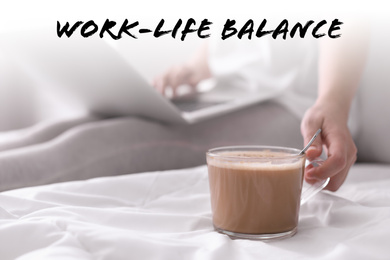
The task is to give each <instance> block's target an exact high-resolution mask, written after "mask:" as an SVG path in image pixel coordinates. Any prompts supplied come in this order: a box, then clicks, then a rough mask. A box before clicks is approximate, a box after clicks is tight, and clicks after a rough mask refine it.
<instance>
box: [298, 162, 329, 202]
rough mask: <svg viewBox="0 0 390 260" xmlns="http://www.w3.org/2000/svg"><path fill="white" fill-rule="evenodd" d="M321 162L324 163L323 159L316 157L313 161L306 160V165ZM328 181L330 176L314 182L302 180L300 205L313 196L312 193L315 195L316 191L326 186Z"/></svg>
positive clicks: (318, 164) (314, 164)
mask: <svg viewBox="0 0 390 260" xmlns="http://www.w3.org/2000/svg"><path fill="white" fill-rule="evenodd" d="M323 163H324V160H323V159H320V158H317V159H315V160H313V161H309V160H306V167H307V166H309V165H311V166H313V167H318V166H320V165H321V164H323ZM329 181H330V178H327V179H325V180H321V181H318V182H316V183H314V184H308V183H307V182H305V181H303V187H302V195H301V205H303V204H305V203H306V202H307V201H308V200H309V199H311V198H312V197H314V195H316V194H317V193H318V192H320V191H321V190H323V189H324V188H325V187H326V185H328V183H329Z"/></svg>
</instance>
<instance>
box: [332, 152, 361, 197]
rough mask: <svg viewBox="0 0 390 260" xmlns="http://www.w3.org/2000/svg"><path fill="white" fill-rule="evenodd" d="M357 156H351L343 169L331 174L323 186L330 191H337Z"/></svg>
mask: <svg viewBox="0 0 390 260" xmlns="http://www.w3.org/2000/svg"><path fill="white" fill-rule="evenodd" d="M356 159H357V157H356V156H354V157H352V158H351V160H350V162H349V163H348V165H347V167H345V169H344V170H342V171H341V172H339V173H338V174H336V175H335V176H333V177H332V178H331V179H330V181H329V184H328V185H327V186H326V187H325V189H327V190H330V191H337V190H338V189H339V188H340V187H341V185H342V184H343V183H344V181H345V179H346V178H347V176H348V172H349V170H350V168H351V167H352V165H353V164H354V163H355V162H356Z"/></svg>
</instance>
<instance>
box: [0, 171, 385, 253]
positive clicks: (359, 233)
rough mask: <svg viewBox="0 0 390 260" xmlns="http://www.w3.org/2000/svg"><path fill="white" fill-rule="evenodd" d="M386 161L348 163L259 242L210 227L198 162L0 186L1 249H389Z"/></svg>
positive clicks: (204, 175) (206, 193) (204, 180)
mask: <svg viewBox="0 0 390 260" xmlns="http://www.w3.org/2000/svg"><path fill="white" fill-rule="evenodd" d="M389 187H390V165H370V164H366V165H365V164H363V165H355V166H354V167H353V168H352V170H351V172H350V175H349V178H348V179H347V181H346V183H345V184H344V186H342V188H341V189H340V190H339V191H338V192H336V193H330V192H321V193H320V194H318V195H316V196H315V197H314V198H313V199H311V200H310V201H309V202H307V203H306V204H304V205H303V206H302V207H301V213H300V221H299V226H298V233H297V234H296V235H295V236H294V237H292V238H289V239H285V240H281V241H276V242H270V243H264V242H259V241H249V240H231V239H230V238H228V237H227V236H225V235H222V234H219V233H217V232H215V231H213V227H212V222H211V209H210V202H209V187H208V178H207V168H206V167H205V166H201V167H196V168H190V169H182V170H170V171H165V172H148V173H141V174H132V175H123V176H117V177H105V178H96V179H90V180H86V181H77V182H67V183H60V184H53V185H46V186H40V187H32V188H25V189H19V190H13V191H8V192H3V193H0V241H1V243H0V258H1V259H2V260H6V259H171V260H174V259H180V260H182V259H332V260H334V259H388V256H389V254H390V247H389V246H388V245H389V244H388V243H389V234H390V189H389Z"/></svg>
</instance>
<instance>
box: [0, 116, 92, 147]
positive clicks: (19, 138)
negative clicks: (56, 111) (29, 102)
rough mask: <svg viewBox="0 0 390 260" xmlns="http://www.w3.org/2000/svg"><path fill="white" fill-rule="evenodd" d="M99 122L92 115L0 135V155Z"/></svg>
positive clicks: (48, 122)
mask: <svg viewBox="0 0 390 260" xmlns="http://www.w3.org/2000/svg"><path fill="white" fill-rule="evenodd" d="M97 120H99V118H98V117H96V116H92V115H82V116H79V117H74V118H68V119H58V120H52V121H44V122H41V123H38V124H36V125H33V126H31V127H28V128H23V129H18V130H14V131H9V132H5V133H2V134H0V154H1V152H3V151H7V150H12V149H17V148H22V147H27V146H31V145H35V144H39V143H44V142H47V141H49V140H51V139H53V138H55V137H57V136H59V135H60V134H62V133H63V132H65V131H67V130H68V129H70V128H73V127H75V126H77V125H81V124H85V123H87V122H93V121H97Z"/></svg>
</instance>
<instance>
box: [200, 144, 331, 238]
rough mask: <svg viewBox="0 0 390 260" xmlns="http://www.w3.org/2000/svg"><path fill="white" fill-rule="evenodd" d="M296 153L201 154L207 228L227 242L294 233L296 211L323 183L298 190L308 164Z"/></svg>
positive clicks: (257, 149) (253, 149) (265, 149)
mask: <svg viewBox="0 0 390 260" xmlns="http://www.w3.org/2000/svg"><path fill="white" fill-rule="evenodd" d="M299 152H300V150H298V149H294V148H286V147H275V146H230V147H220V148H214V149H211V150H209V151H208V152H207V153H206V156H207V166H208V175H209V184H210V199H211V209H212V213H213V225H214V228H215V230H216V231H218V232H220V233H223V234H226V235H228V236H230V237H231V238H244V239H254V240H274V239H281V238H287V237H291V236H293V235H294V234H295V233H296V232H297V225H298V217H299V209H300V205H302V204H303V203H305V202H306V201H307V200H308V199H309V198H311V197H312V196H314V195H315V194H316V193H318V192H319V191H320V190H322V189H323V188H324V187H325V186H326V185H327V184H328V182H329V179H326V180H324V181H320V182H318V183H315V184H314V185H308V184H306V185H307V188H304V187H303V184H304V181H303V179H304V170H305V167H306V166H307V165H308V164H311V165H313V166H314V167H315V166H317V165H318V164H321V163H322V162H323V160H321V159H319V158H317V159H316V160H314V161H311V162H308V161H307V160H306V157H305V154H303V155H299Z"/></svg>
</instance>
